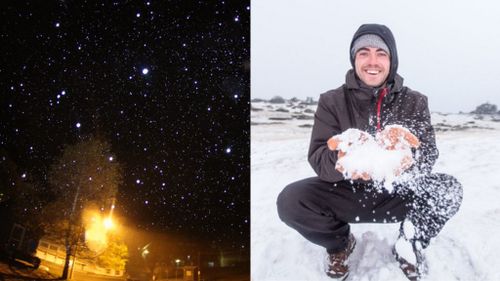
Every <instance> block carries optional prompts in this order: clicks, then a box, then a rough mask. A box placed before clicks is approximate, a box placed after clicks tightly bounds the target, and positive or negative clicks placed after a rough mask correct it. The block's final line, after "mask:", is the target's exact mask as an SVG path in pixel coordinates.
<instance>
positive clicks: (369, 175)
mask: <svg viewBox="0 0 500 281" xmlns="http://www.w3.org/2000/svg"><path fill="white" fill-rule="evenodd" d="M419 146H420V142H419V141H418V138H417V137H416V136H415V135H414V134H412V133H411V132H410V131H409V130H408V129H406V128H404V127H402V126H400V125H391V126H387V127H386V128H385V129H384V130H383V131H381V132H379V133H377V134H376V136H375V137H372V136H371V135H370V134H368V133H366V132H363V131H361V130H358V129H348V130H346V131H345V132H343V133H342V134H340V135H335V136H333V137H332V138H331V139H330V140H329V141H328V147H329V148H330V149H331V150H337V151H338V160H337V164H336V166H335V169H336V170H338V171H339V172H341V173H342V174H343V175H344V177H345V178H346V179H360V178H361V179H364V180H369V179H372V180H374V181H376V182H384V185H383V186H384V188H386V189H387V190H388V191H392V189H393V187H392V183H393V182H394V181H395V180H396V179H397V178H398V177H399V176H400V175H401V174H402V173H403V172H404V171H405V170H407V169H408V168H410V167H411V166H412V165H413V163H414V160H413V156H412V152H411V148H417V147H419Z"/></svg>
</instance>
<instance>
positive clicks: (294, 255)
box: [251, 102, 500, 281]
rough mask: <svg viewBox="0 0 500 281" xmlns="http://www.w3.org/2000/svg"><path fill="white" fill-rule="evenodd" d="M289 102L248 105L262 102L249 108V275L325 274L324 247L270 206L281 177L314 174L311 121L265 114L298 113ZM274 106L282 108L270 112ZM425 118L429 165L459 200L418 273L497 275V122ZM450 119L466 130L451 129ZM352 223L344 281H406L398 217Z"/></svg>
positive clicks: (498, 277) (282, 183)
mask: <svg viewBox="0 0 500 281" xmlns="http://www.w3.org/2000/svg"><path fill="white" fill-rule="evenodd" d="M296 106H297V104H296V103H294V104H292V105H284V104H281V105H271V104H269V103H262V102H260V103H252V108H254V109H257V110H259V109H262V110H261V111H256V110H253V111H252V113H251V114H252V115H251V119H252V128H251V129H252V131H251V135H252V138H251V160H252V161H251V218H252V219H251V246H252V257H251V265H252V269H251V276H252V280H255V281H257V280H258V281H260V280H276V281H278V280H286V281H290V280H300V281H302V280H325V281H326V280H332V279H331V278H329V277H327V276H326V275H325V274H324V271H323V262H324V258H325V250H324V249H323V248H321V247H319V246H316V245H314V244H312V243H310V242H308V241H307V240H306V239H305V238H303V237H302V236H301V235H300V234H298V233H297V232H296V231H295V230H293V229H291V228H289V227H288V226H286V225H285V224H284V223H283V222H281V221H280V219H279V218H278V214H277V211H276V198H277V196H278V194H279V193H280V192H281V190H282V189H283V188H284V187H285V186H286V185H287V184H289V183H291V182H294V181H297V180H300V179H303V178H306V177H310V176H315V173H314V171H313V170H312V169H311V168H310V166H309V164H308V162H307V150H308V148H309V140H310V133H311V128H310V125H312V122H313V121H312V120H303V119H296V118H294V119H292V120H269V117H281V118H285V119H286V118H287V117H290V116H291V115H293V114H297V113H299V112H303V110H304V109H300V108H297V107H296ZM294 107H295V108H294ZM277 108H286V109H288V110H289V112H288V113H286V112H275V111H274V110H275V109H277ZM307 108H309V109H315V108H316V106H315V105H311V106H308V107H307ZM305 115H308V116H313V114H312V113H306V114H305ZM497 118H498V117H497ZM432 121H433V124H435V125H436V128H438V129H439V130H438V131H437V133H436V137H437V146H438V148H439V150H440V157H439V159H438V162H437V163H436V166H435V168H434V171H435V172H443V173H448V174H451V175H453V176H455V177H456V178H457V179H458V180H459V181H460V182H461V183H462V184H463V187H464V199H463V203H462V206H461V209H460V210H459V212H458V213H457V214H456V215H455V216H454V217H453V218H452V219H451V220H450V221H449V222H448V223H447V224H446V226H445V227H444V229H443V231H442V232H441V233H440V234H439V235H438V237H437V238H435V239H433V240H432V241H431V244H430V245H429V247H428V248H427V249H426V251H425V254H426V257H427V261H428V263H429V264H428V266H429V274H428V276H427V277H426V278H424V279H423V280H486V281H488V280H491V281H493V280H500V271H499V270H498V269H497V267H498V264H500V239H499V238H498V233H499V232H500V204H499V203H498V202H499V198H500V173H499V171H500V149H498V143H499V140H500V122H496V121H493V120H492V118H490V117H485V118H484V120H478V119H476V118H475V117H474V116H473V115H467V114H460V115H459V114H447V115H445V114H439V113H433V115H432ZM256 124H257V125H256ZM443 124H445V125H443ZM299 126H302V127H299ZM454 126H455V127H454ZM457 126H461V127H462V128H466V129H465V130H455V129H456V128H457ZM443 130H448V131H443ZM351 230H352V232H353V234H354V236H355V237H356V239H357V245H356V248H355V250H354V252H353V254H352V255H351V258H350V260H349V264H350V269H351V273H350V275H349V278H348V280H370V281H388V280H389V281H392V280H394V281H395V280H401V281H406V280H407V279H406V277H405V276H404V274H403V273H402V271H401V270H400V269H399V267H398V264H397V262H396V261H395V259H394V257H393V256H392V253H391V248H392V246H393V245H394V243H395V242H396V239H397V236H398V232H399V224H352V225H351Z"/></svg>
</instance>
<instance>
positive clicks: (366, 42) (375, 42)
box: [351, 34, 391, 58]
mask: <svg viewBox="0 0 500 281" xmlns="http://www.w3.org/2000/svg"><path fill="white" fill-rule="evenodd" d="M364 47H372V48H380V49H382V50H384V51H385V52H386V53H387V54H388V55H391V52H390V51H389V47H387V45H386V44H385V42H384V40H382V38H380V36H378V35H375V34H365V35H362V36H360V37H359V38H358V39H356V41H354V43H353V44H352V49H351V57H353V58H354V56H355V55H356V53H357V52H358V50H359V49H361V48H364Z"/></svg>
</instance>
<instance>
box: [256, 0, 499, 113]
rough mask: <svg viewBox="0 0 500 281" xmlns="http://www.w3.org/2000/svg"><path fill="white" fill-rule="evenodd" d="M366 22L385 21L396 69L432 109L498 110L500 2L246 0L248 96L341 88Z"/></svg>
mask: <svg viewBox="0 0 500 281" xmlns="http://www.w3.org/2000/svg"><path fill="white" fill-rule="evenodd" d="M363 23H381V24H385V25H387V26H388V27H389V28H390V29H391V30H392V32H393V33H394V36H395V38H396V44H397V48H398V55H399V69H398V73H399V74H400V75H401V76H403V78H404V79H405V85H406V86H408V87H410V88H412V89H414V90H417V91H419V92H421V93H423V94H425V95H427V96H428V97H429V105H430V109H431V111H439V112H459V111H464V112H469V111H471V110H473V109H475V107H476V106H477V105H479V104H481V103H484V102H490V103H493V104H496V105H497V106H499V107H500V87H499V85H500V83H499V82H500V2H497V1H494V0H490V1H485V0H475V1H464V0H458V1H457V0H455V1H451V0H450V1H435V0H434V1H431V0H420V1H396V0H394V1H390V0H378V1H366V0H364V1H334V0H252V1H251V65H252V67H251V68H252V69H251V93H252V98H270V97H273V96H276V95H279V96H282V97H285V98H292V97H299V98H306V97H313V98H314V99H315V100H317V99H318V97H319V94H321V93H323V92H325V91H327V90H330V89H334V88H337V87H339V86H340V85H342V83H344V81H345V73H346V72H347V70H348V69H349V68H351V65H350V62H349V45H350V42H351V39H352V36H353V34H354V32H355V31H356V30H357V29H358V27H359V26H360V25H361V24H363Z"/></svg>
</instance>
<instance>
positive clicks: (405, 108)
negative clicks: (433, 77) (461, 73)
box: [308, 25, 439, 182]
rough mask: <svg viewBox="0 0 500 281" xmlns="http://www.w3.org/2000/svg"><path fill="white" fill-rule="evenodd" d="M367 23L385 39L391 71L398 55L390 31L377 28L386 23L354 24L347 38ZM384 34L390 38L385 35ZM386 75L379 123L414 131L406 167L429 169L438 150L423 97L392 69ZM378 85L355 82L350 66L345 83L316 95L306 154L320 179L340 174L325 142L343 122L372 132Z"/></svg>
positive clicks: (334, 154) (333, 153)
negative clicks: (411, 159)
mask: <svg viewBox="0 0 500 281" xmlns="http://www.w3.org/2000/svg"><path fill="white" fill-rule="evenodd" d="M370 27H375V31H376V32H372V33H375V34H377V35H379V36H381V37H382V39H384V41H385V42H386V44H387V45H388V47H389V49H390V51H391V72H392V71H393V70H394V71H395V70H396V69H397V61H398V60H397V53H396V46H395V43H394V38H393V37H392V34H391V33H390V31H389V32H382V31H383V30H385V29H387V28H386V27H384V26H382V27H381V26H379V25H368V26H367V25H363V26H361V27H360V30H362V32H360V31H359V30H358V32H357V33H356V34H355V36H354V38H353V41H354V40H355V39H356V38H357V37H358V36H360V35H363V34H366V33H370V32H369V30H370ZM367 29H368V30H367ZM380 29H382V31H381V30H380ZM387 30H388V29H387ZM389 35H390V36H389ZM388 36H389V37H390V38H387V37H388ZM351 45H352V44H351ZM393 64H394V65H393ZM391 75H392V78H391ZM388 79H392V80H388V81H391V82H388V84H389V88H390V91H389V93H388V94H387V95H385V96H384V97H383V99H382V103H381V111H380V113H381V114H380V121H381V122H380V123H381V127H382V128H381V129H383V128H384V127H385V126H387V125H396V124H397V125H401V126H403V127H405V128H408V129H409V130H410V131H411V132H412V133H413V134H415V136H417V137H418V139H419V140H420V142H421V145H420V147H419V148H418V149H416V150H413V154H414V155H413V156H414V159H415V160H416V162H415V164H414V165H413V166H412V168H411V169H410V171H409V172H414V173H429V172H430V171H431V170H432V166H433V165H434V163H435V162H436V159H437V157H438V154H439V153H438V150H437V148H436V140H435V135H434V129H433V128H432V126H431V119H430V112H429V107H428V103H427V97H426V96H424V95H422V94H421V93H419V92H416V91H413V90H411V89H410V88H408V87H405V86H403V78H402V77H401V76H399V75H398V74H397V73H395V72H394V73H393V74H389V78H388ZM378 91H379V90H378V89H376V88H370V87H367V86H365V85H364V84H363V83H362V82H360V81H359V80H358V79H357V77H356V75H355V72H354V70H352V69H351V70H349V71H348V72H347V75H346V83H345V84H344V85H343V86H341V87H339V88H337V89H335V90H331V91H328V92H326V93H324V94H322V95H321V96H320V99H319V104H318V108H317V110H316V114H315V116H314V126H313V130H312V134H311V144H310V146H309V153H308V159H309V163H310V164H311V166H312V168H313V169H314V171H315V172H316V173H317V174H318V176H319V177H320V178H321V179H322V180H324V181H328V182H337V181H341V180H344V177H343V176H342V174H341V173H339V172H338V171H336V170H335V163H336V161H337V152H336V151H331V150H329V149H328V147H327V144H326V142H327V141H328V139H329V138H330V137H332V136H334V135H337V134H340V133H342V132H344V131H345V130H347V129H349V128H358V129H360V130H363V131H367V132H369V133H371V134H375V132H376V110H377V109H376V107H377V98H378ZM347 95H349V96H347ZM346 97H348V99H346Z"/></svg>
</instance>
